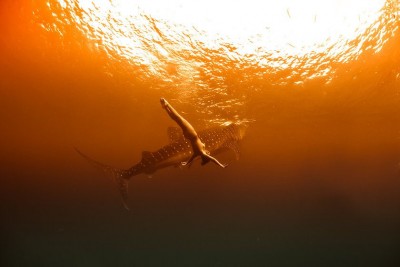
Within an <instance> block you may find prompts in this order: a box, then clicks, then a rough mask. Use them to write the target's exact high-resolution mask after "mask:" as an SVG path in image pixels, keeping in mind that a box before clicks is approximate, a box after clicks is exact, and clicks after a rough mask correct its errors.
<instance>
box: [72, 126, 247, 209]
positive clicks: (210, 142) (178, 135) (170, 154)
mask: <svg viewBox="0 0 400 267" xmlns="http://www.w3.org/2000/svg"><path fill="white" fill-rule="evenodd" d="M245 130H246V127H245V126H244V125H239V124H234V123H232V124H229V125H227V126H222V127H216V128H210V129H206V130H204V131H200V132H199V133H198V135H199V137H200V139H201V141H202V142H203V143H204V144H205V145H206V149H207V150H208V151H209V152H210V153H211V155H215V154H218V153H220V152H222V151H224V150H226V149H230V150H232V151H233V152H234V153H235V155H236V159H238V158H239V147H238V142H239V141H241V140H242V139H243V136H244V133H245ZM168 136H169V139H170V143H169V144H168V145H166V146H163V147H161V148H160V149H158V150H157V151H154V152H149V151H143V152H142V159H141V160H140V162H139V163H137V164H135V165H134V166H132V167H131V168H129V169H125V170H124V169H117V168H114V167H111V166H108V165H105V164H103V163H100V162H97V161H95V160H93V159H91V158H89V157H88V156H86V155H85V154H83V153H82V152H80V151H79V150H78V149H76V151H77V152H78V153H79V154H80V155H81V156H83V157H84V158H86V159H87V160H88V161H89V162H90V163H91V164H93V165H94V166H96V167H98V168H99V169H101V170H103V171H104V172H105V173H106V174H109V175H110V176H111V177H113V178H114V180H115V182H116V183H117V185H118V189H119V191H120V193H121V196H122V202H123V204H124V206H125V208H126V209H129V208H128V204H127V201H128V181H129V179H130V178H131V177H133V176H136V175H138V174H141V173H144V174H147V175H152V174H153V173H154V172H156V171H157V170H159V169H162V168H166V167H170V166H180V164H181V162H183V161H186V160H188V159H189V158H190V156H191V155H192V153H193V151H192V147H191V144H190V142H189V140H187V139H185V137H184V136H183V134H182V131H181V130H180V129H179V128H175V127H170V128H168Z"/></svg>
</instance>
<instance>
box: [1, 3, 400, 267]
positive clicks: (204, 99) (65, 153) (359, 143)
mask: <svg viewBox="0 0 400 267" xmlns="http://www.w3.org/2000/svg"><path fill="white" fill-rule="evenodd" d="M47 3H50V4H47ZM68 8H69V9H68ZM74 8H75V9H74ZM79 12H81V13H79ZM85 12H87V11H85ZM85 12H84V11H82V10H81V9H79V8H77V6H69V7H67V8H66V9H63V8H62V6H61V5H57V4H56V2H52V1H50V2H48V1H20V2H19V3H15V2H14V1H2V2H1V4H0V32H1V36H0V53H1V60H0V62H1V64H0V88H1V89H0V104H1V105H0V140H1V150H0V164H1V165H0V166H1V168H0V175H1V179H2V185H1V189H0V203H1V204H0V207H1V212H2V220H1V224H0V227H1V228H0V231H1V241H0V242H1V243H2V244H1V245H2V249H1V255H0V258H1V260H0V261H1V262H2V266H47V265H52V266H110V265H114V266H128V265H129V266H155V265H157V266H165V265H166V266H189V265H194V266H267V265H268V266H398V264H400V256H399V253H398V247H399V246H400V230H399V229H400V228H399V226H400V195H399V191H400V171H399V166H398V163H399V162H400V109H399V103H400V98H399V97H400V95H399V92H400V49H399V48H400V32H399V20H398V14H399V7H398V2H396V1H388V2H387V4H386V5H385V7H384V8H383V11H382V12H381V14H380V16H379V18H378V19H377V21H375V22H374V24H373V25H375V26H376V27H375V28H374V27H372V28H369V29H368V30H366V32H365V33H364V34H362V35H360V36H357V37H355V39H354V40H353V41H352V42H351V41H349V43H348V46H349V47H348V49H347V50H344V51H342V52H341V53H339V54H337V55H336V57H333V58H328V57H327V56H326V54H325V53H323V52H321V53H315V54H308V55H305V56H304V55H303V56H292V57H290V56H288V57H283V58H280V59H279V60H278V63H279V64H280V67H277V68H272V67H271V65H268V64H267V65H257V64H255V63H254V62H257V61H255V58H257V57H256V56H259V55H246V56H243V58H239V59H237V58H236V57H235V56H240V55H237V54H235V52H232V51H235V49H234V48H232V47H230V46H229V44H226V43H222V44H218V45H220V47H217V48H213V49H211V48H210V47H207V45H206V44H202V43H201V42H197V43H195V44H194V45H195V46H194V47H192V48H190V49H189V48H187V46H186V45H187V43H185V42H187V39H185V38H184V37H182V36H184V35H182V36H181V35H177V36H176V37H175V38H176V39H171V38H172V37H173V36H174V35H173V34H175V33H176V32H174V31H173V29H174V28H172V31H168V30H171V28H168V27H170V25H168V24H163V22H162V21H157V20H155V22H154V20H152V18H148V19H149V20H148V21H145V22H144V25H145V26H146V25H153V24H152V23H156V24H157V25H158V27H156V28H154V27H153V28H151V27H150V26H149V27H150V28H146V27H144V28H139V30H138V31H137V32H133V33H132V34H134V36H133V37H135V38H138V40H141V41H142V43H144V41H143V40H144V39H146V40H147V38H148V40H147V41H148V42H149V43H150V44H152V43H154V42H155V41H158V42H159V43H160V45H161V46H162V47H163V49H165V50H166V51H169V52H170V53H171V55H170V57H169V58H168V57H166V58H157V57H156V58H157V59H153V62H152V64H153V65H151V64H149V65H146V62H145V61H144V62H141V61H140V60H139V59H141V58H140V57H132V58H133V59H132V58H130V57H128V58H127V57H126V55H124V54H122V53H119V52H121V51H122V52H123V51H125V50H124V49H122V50H121V49H117V48H115V50H110V49H109V47H108V45H109V43H107V40H109V39H108V37H107V36H106V34H107V32H96V31H95V30H93V29H92V30H90V31H89V32H90V33H93V35H90V34H88V33H87V32H86V31H85V30H84V29H85V27H88V26H87V25H86V24H85V23H83V22H82V24H79V23H77V22H76V18H75V17H74V16H78V17H79V16H81V17H80V18H82V19H84V18H86V17H85V16H89V15H90V14H88V15H85V14H86V13H85ZM77 14H78V15H77ZM79 14H81V15H79ZM94 14H97V13H94ZM83 21H84V20H83ZM107 21H109V22H110V23H111V22H112V21H113V18H112V17H111V18H110V19H109V20H107ZM117 22H118V21H117ZM117 22H116V23H117ZM146 23H147V24H146ZM111 24H112V23H111ZM85 25H86V26H85ZM111 28H112V25H111V26H110V25H107V24H106V25H105V29H111ZM179 30H180V28H179V29H178V30H176V31H177V32H179ZM155 31H160V33H157V34H155ZM95 33H96V34H98V35H96V34H95ZM167 33H168V34H169V35H168V34H167ZM152 34H153V35H154V34H155V35H157V36H158V35H160V36H164V38H165V39H162V40H154V39H151V38H150V37H148V36H152ZM171 36H172V37H171ZM106 37H107V38H106ZM128 37H131V38H133V37H132V36H128ZM96 38H99V39H96ZM101 38H103V39H101ZM140 38H143V40H142V39H140ZM179 38H183V39H179ZM174 41H175V42H178V41H179V43H180V44H182V47H183V48H182V47H180V46H177V44H176V43H174ZM96 44H97V45H96ZM111 44H112V42H111ZM377 44H381V48H380V49H378V50H374V49H372V48H371V47H374V46H376V45H377ZM202 45H204V46H202ZM144 47H145V48H143V49H144V51H145V52H148V53H150V54H157V51H158V50H156V49H155V48H154V47H153V46H148V47H146V46H144ZM229 47H230V49H231V50H229ZM178 48H179V49H178ZM337 48H338V47H337V46H335V45H333V46H332V47H330V50H329V51H335V49H337ZM146 49H147V50H146ZM152 49H154V50H152ZM177 49H178V50H177ZM175 50H177V53H176V54H173V53H172V52H171V51H175ZM129 51H130V50H129ZM133 51H136V50H134V49H133ZM354 51H358V52H357V53H356V54H357V55H358V56H354V54H353V52H354ZM274 53H276V54H274ZM332 53H333V52H332ZM280 56H281V54H279V53H278V52H277V51H275V52H271V51H267V52H266V53H265V55H264V57H263V60H265V61H267V62H269V63H270V62H272V61H274V60H276V57H278V58H279V57H280ZM235 58H236V59H237V60H236V59H235ZM136 59H138V60H137V61H135V60H136ZM274 62H275V61H274ZM290 62H291V63H290ZM285 63H287V64H285ZM289 63H290V64H289ZM327 69H329V71H327V72H325V71H324V70H327ZM161 96H163V97H166V98H167V99H169V100H170V102H171V103H174V105H175V106H176V108H177V109H179V110H180V111H182V112H183V113H184V114H186V116H187V118H188V119H189V120H190V121H192V122H193V124H194V125H196V127H198V128H206V127H209V126H215V125H217V124H219V123H221V122H227V121H234V122H238V121H247V122H248V123H249V129H248V133H247V135H246V137H245V139H244V140H243V142H242V143H241V158H240V160H239V161H235V159H234V154H233V153H230V152H227V153H225V154H222V155H220V156H219V158H220V159H221V161H223V162H229V163H230V165H229V167H228V168H227V169H219V168H217V167H216V166H212V165H207V166H204V167H201V166H200V165H199V164H194V166H193V167H192V168H190V169H183V170H180V169H179V168H170V169H165V170H162V171H159V172H157V173H156V174H155V175H154V177H153V178H152V179H148V178H147V177H146V176H144V175H140V176H137V177H134V178H133V179H132V180H131V181H130V192H129V193H130V200H129V203H130V207H131V211H129V212H127V211H126V210H124V209H123V207H122V205H121V203H120V201H119V196H118V194H117V192H116V190H115V188H114V185H113V184H112V182H110V181H109V180H108V179H107V178H106V177H104V176H102V175H101V174H100V173H99V172H97V170H95V169H92V168H91V166H89V165H88V164H87V163H86V162H85V161H84V160H82V158H80V157H79V155H77V154H76V152H75V151H74V150H73V146H77V147H79V148H80V149H82V150H83V151H85V152H86V153H88V154H89V155H91V156H93V157H94V158H96V159H98V160H100V161H102V162H104V163H107V164H110V165H113V166H117V167H121V168H127V167H129V166H131V165H132V164H134V163H136V162H137V161H139V160H140V155H141V152H142V151H143V150H149V151H153V150H156V149H158V148H159V147H160V146H162V145H165V144H166V143H167V140H168V139H167V134H166V129H167V127H168V126H171V125H173V123H172V121H170V120H169V118H168V117H167V116H166V115H165V113H164V111H163V110H162V109H161V107H160V105H159V98H160V97H161Z"/></svg>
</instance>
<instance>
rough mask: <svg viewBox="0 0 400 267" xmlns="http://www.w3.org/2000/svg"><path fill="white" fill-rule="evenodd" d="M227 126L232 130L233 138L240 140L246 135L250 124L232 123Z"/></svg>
mask: <svg viewBox="0 0 400 267" xmlns="http://www.w3.org/2000/svg"><path fill="white" fill-rule="evenodd" d="M226 127H227V129H229V131H230V132H231V134H232V137H233V139H235V140H236V141H240V140H242V139H243V138H244V136H245V135H246V130H247V128H248V125H247V124H245V123H230V124H228V125H227V126H226Z"/></svg>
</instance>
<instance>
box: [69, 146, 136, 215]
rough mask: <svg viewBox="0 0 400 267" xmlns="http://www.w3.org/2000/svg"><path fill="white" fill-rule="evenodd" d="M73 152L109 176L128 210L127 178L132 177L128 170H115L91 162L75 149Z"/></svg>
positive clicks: (91, 160)
mask: <svg viewBox="0 0 400 267" xmlns="http://www.w3.org/2000/svg"><path fill="white" fill-rule="evenodd" d="M75 150H76V152H78V154H79V155H81V156H82V157H84V158H85V159H86V160H87V161H89V163H90V164H92V165H93V166H95V167H96V168H98V169H100V170H102V171H103V172H104V173H105V174H106V175H108V176H110V177H111V178H112V179H113V180H114V182H115V183H116V184H117V188H118V191H119V193H120V194H121V198H122V204H123V205H124V207H125V209H127V210H129V206H128V182H129V178H130V177H131V176H133V174H131V172H130V171H129V170H122V169H117V168H114V167H112V166H108V165H105V164H103V163H100V162H98V161H96V160H93V159H91V158H90V157H88V156H87V155H85V154H83V153H82V152H81V151H79V150H78V149H77V148H75Z"/></svg>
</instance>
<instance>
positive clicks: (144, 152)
mask: <svg viewBox="0 0 400 267" xmlns="http://www.w3.org/2000/svg"><path fill="white" fill-rule="evenodd" d="M149 157H151V152H149V151H143V152H142V159H146V158H149Z"/></svg>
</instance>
